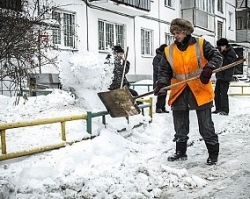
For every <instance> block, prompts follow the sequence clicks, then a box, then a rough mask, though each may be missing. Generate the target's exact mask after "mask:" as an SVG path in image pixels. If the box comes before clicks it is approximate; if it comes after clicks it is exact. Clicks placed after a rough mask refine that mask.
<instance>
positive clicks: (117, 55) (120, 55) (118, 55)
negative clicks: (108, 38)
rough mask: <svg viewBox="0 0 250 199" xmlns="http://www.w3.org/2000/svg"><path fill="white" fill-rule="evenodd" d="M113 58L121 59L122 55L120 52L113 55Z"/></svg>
mask: <svg viewBox="0 0 250 199" xmlns="http://www.w3.org/2000/svg"><path fill="white" fill-rule="evenodd" d="M115 56H116V57H118V58H119V59H123V57H124V53H122V52H119V53H115Z"/></svg>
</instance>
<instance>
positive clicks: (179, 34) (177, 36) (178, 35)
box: [173, 30, 187, 42]
mask: <svg viewBox="0 0 250 199" xmlns="http://www.w3.org/2000/svg"><path fill="white" fill-rule="evenodd" d="M173 35H174V38H175V40H176V41H178V42H182V41H183V40H184V38H185V37H186V36H187V35H186V33H185V32H184V31H176V30H174V31H173Z"/></svg>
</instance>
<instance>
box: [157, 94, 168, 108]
mask: <svg viewBox="0 0 250 199" xmlns="http://www.w3.org/2000/svg"><path fill="white" fill-rule="evenodd" d="M166 97H167V95H160V96H157V101H156V109H161V110H165V106H166Z"/></svg>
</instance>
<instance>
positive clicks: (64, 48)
mask: <svg viewBox="0 0 250 199" xmlns="http://www.w3.org/2000/svg"><path fill="white" fill-rule="evenodd" d="M53 48H54V49H56V50H65V51H78V49H77V48H72V47H67V46H62V45H54V46H53Z"/></svg>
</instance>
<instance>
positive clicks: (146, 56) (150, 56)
mask: <svg viewBox="0 0 250 199" xmlns="http://www.w3.org/2000/svg"><path fill="white" fill-rule="evenodd" d="M141 56H142V58H153V57H154V56H153V55H141Z"/></svg>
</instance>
